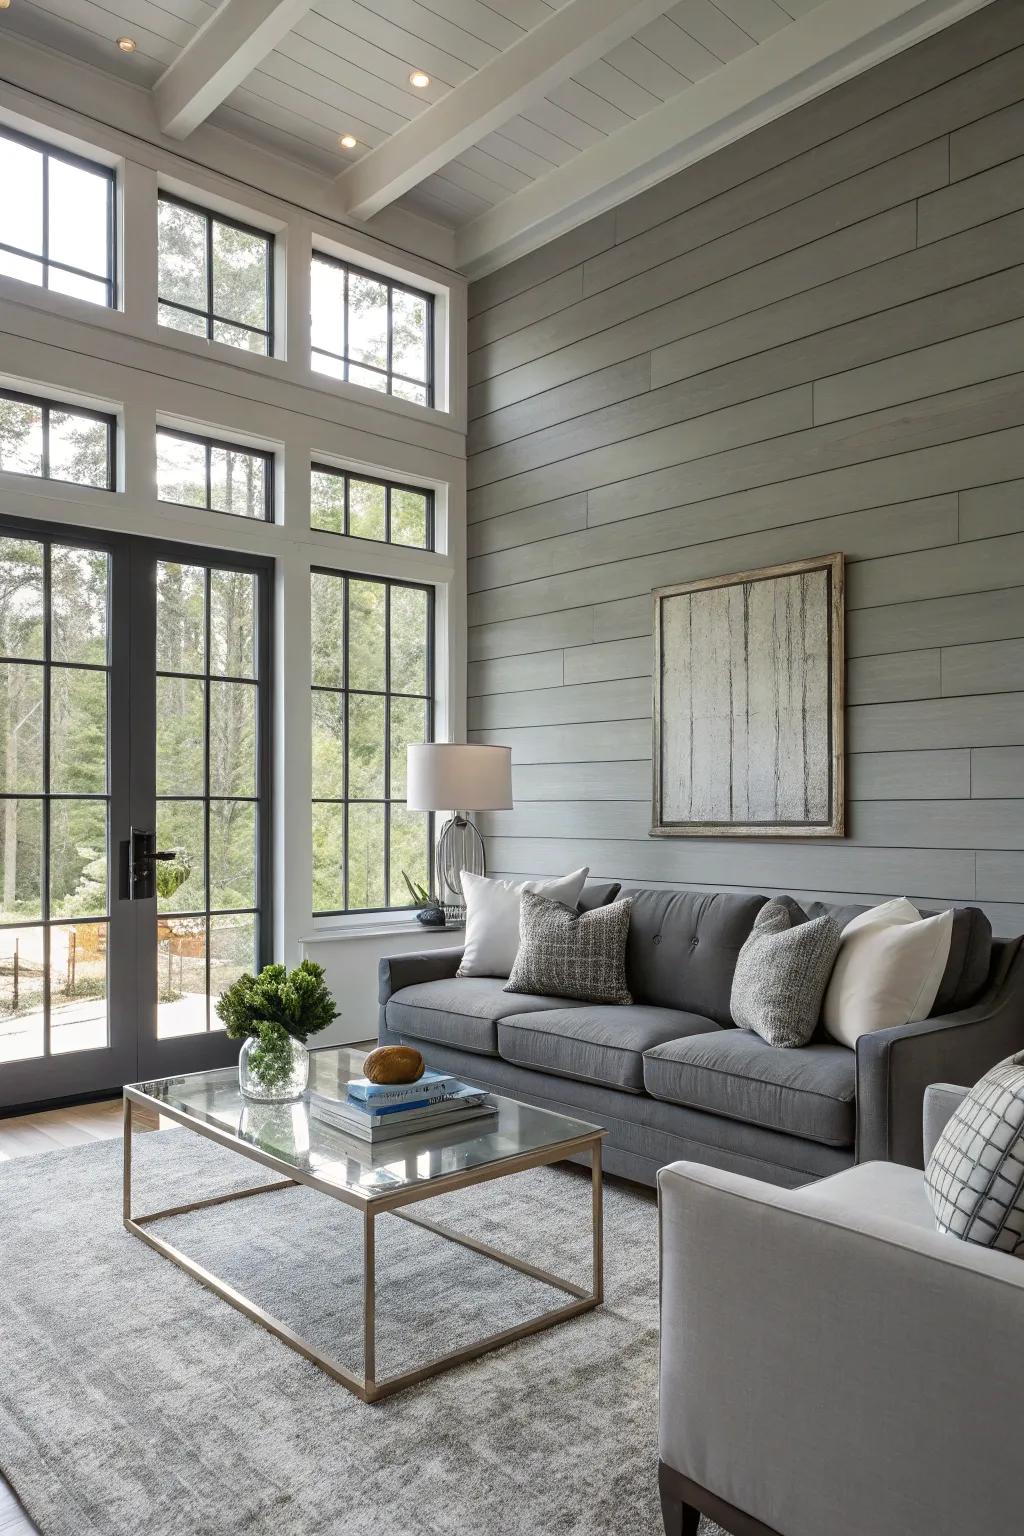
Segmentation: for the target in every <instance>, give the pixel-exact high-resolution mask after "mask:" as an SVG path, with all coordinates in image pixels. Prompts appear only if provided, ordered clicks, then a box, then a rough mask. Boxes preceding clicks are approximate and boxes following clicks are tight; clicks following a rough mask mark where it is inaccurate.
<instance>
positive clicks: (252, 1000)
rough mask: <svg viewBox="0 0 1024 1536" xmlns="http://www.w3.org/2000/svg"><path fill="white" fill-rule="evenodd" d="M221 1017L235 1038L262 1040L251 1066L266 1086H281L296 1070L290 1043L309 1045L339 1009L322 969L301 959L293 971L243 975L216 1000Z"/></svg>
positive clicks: (270, 969)
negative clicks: (298, 1041) (311, 1039)
mask: <svg viewBox="0 0 1024 1536" xmlns="http://www.w3.org/2000/svg"><path fill="white" fill-rule="evenodd" d="M217 1017H218V1018H219V1019H220V1020H221V1022H222V1023H223V1025H224V1028H225V1031H226V1032H227V1034H228V1035H229V1036H230V1038H231V1039H232V1040H244V1039H248V1038H249V1037H250V1036H255V1037H256V1038H257V1039H258V1040H259V1044H258V1045H257V1046H255V1047H254V1048H253V1049H251V1050H250V1052H249V1066H250V1067H251V1069H252V1071H253V1073H254V1074H255V1076H256V1077H258V1078H259V1080H260V1081H261V1082H262V1083H263V1085H264V1086H265V1087H267V1088H278V1087H280V1086H281V1085H282V1084H283V1083H285V1082H287V1080H288V1077H289V1075H290V1074H291V1071H292V1040H301V1041H302V1043H303V1044H305V1042H306V1041H307V1040H308V1039H309V1037H310V1035H316V1034H319V1032H320V1030H322V1029H326V1028H327V1026H328V1024H330V1023H331V1022H332V1020H334V1019H336V1018H337V1017H338V1010H337V1009H336V1008H335V1006H334V998H333V997H332V996H331V993H330V991H329V989H328V988H327V987H326V986H325V984H324V968H323V966H322V965H317V964H316V963H315V962H314V961H312V960H302V961H300V963H299V964H298V965H297V966H296V967H295V969H294V970H293V971H292V972H291V973H289V971H288V969H287V967H285V966H283V965H265V966H264V967H263V969H262V971H260V973H259V975H258V976H251V975H249V974H248V972H246V974H245V975H243V976H239V978H238V980H237V981H236V982H234V983H233V984H232V985H231V986H230V987H228V988H227V990H226V991H225V992H223V993H222V994H221V996H220V998H219V999H218V1001H217Z"/></svg>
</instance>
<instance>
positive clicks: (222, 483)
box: [156, 427, 274, 523]
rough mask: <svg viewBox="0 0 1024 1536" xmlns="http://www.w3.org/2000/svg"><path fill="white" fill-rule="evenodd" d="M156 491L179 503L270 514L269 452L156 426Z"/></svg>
mask: <svg viewBox="0 0 1024 1536" xmlns="http://www.w3.org/2000/svg"><path fill="white" fill-rule="evenodd" d="M156 494H157V498H158V500H160V501H173V502H175V503H176V504H177V505H178V506H179V507H203V508H204V509H205V510H206V511H207V512H230V513H232V514H233V515H234V516H235V517H255V518H261V519H263V520H264V521H265V522H268V523H269V522H272V521H273V517H274V455H273V454H272V453H266V452H264V451H263V450H262V449H259V448H245V447H242V446H240V445H239V444H238V443H225V442H221V440H220V439H219V438H213V437H197V436H195V435H194V434H193V433H190V432H176V431H174V430H172V428H170V427H158V428H157V434H156Z"/></svg>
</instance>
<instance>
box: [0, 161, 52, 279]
mask: <svg viewBox="0 0 1024 1536" xmlns="http://www.w3.org/2000/svg"><path fill="white" fill-rule="evenodd" d="M0 184H2V185H3V189H4V192H3V196H2V197H0V242H2V243H3V244H4V245H14V246H17V248H18V250H19V251H35V252H36V254H37V255H39V256H41V255H42V253H43V157H42V154H41V152H40V151H39V150H38V149H30V148H29V146H28V145H27V144H19V143H17V142H16V140H14V139H9V138H7V137H6V135H4V134H0ZM11 275H12V276H15V277H17V276H20V273H12V274H11Z"/></svg>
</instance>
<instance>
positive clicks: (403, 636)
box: [391, 586, 427, 693]
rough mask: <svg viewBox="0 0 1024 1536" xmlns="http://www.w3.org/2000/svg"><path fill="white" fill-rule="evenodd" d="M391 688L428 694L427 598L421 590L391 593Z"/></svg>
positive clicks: (405, 588) (398, 588)
mask: <svg viewBox="0 0 1024 1536" xmlns="http://www.w3.org/2000/svg"><path fill="white" fill-rule="evenodd" d="M391 687H392V689H393V690H394V692H395V693H426V691H427V594H426V592H425V591H424V590H423V589H422V588H421V587H398V586H396V587H392V589H391Z"/></svg>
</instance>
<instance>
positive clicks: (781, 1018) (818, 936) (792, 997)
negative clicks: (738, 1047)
mask: <svg viewBox="0 0 1024 1536" xmlns="http://www.w3.org/2000/svg"><path fill="white" fill-rule="evenodd" d="M841 935H842V929H841V928H840V927H839V924H838V923H837V922H836V920H835V918H834V917H830V916H827V915H826V916H825V917H816V918H809V917H808V916H807V914H806V913H805V912H804V910H803V908H802V907H800V906H798V905H797V903H796V902H795V901H794V900H793V899H792V897H791V896H777V897H776V898H775V899H774V900H773V901H768V902H766V903H765V905H764V906H763V907H762V908H761V910H760V912H759V913H758V914H757V917H756V918H755V919H754V926H753V929H752V930H751V933H750V936H749V938H748V939H747V940H746V942H745V943H744V945H743V948H742V949H741V950H740V953H739V958H738V959H737V961H736V970H735V971H734V972H733V978H732V996H731V998H730V1007H731V1009H732V1017H733V1022H734V1023H736V1024H738V1025H739V1027H740V1029H749V1030H752V1031H753V1032H754V1034H755V1035H760V1036H761V1039H762V1040H767V1042H768V1044H769V1045H781V1046H787V1047H793V1046H800V1045H806V1044H807V1042H808V1040H810V1038H811V1036H812V1035H813V1034H814V1031H815V1029H816V1028H817V1027H818V1019H819V1017H820V1015H821V1003H822V999H823V998H824V996H825V988H826V987H827V986H828V979H829V977H830V976H831V974H832V967H833V965H834V964H835V960H836V955H837V954H838V952H839V940H840V937H841Z"/></svg>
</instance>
